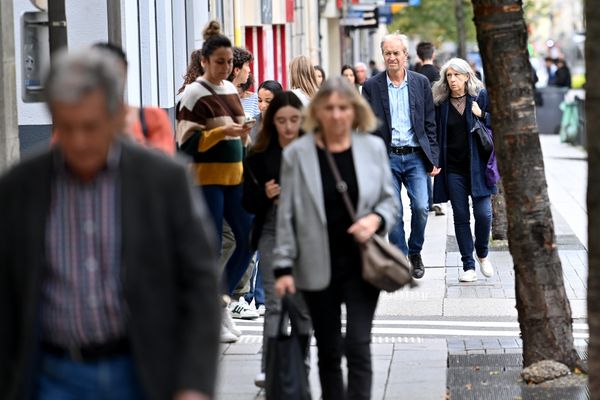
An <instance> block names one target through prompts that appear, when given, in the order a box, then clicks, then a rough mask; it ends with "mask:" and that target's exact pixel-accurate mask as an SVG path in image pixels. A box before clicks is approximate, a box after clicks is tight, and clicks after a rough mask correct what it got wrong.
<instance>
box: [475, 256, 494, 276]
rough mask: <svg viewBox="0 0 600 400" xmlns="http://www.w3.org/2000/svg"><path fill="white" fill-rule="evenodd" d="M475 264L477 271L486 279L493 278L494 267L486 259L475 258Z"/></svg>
mask: <svg viewBox="0 0 600 400" xmlns="http://www.w3.org/2000/svg"><path fill="white" fill-rule="evenodd" d="M477 262H479V270H480V271H481V273H482V274H483V276H485V277H486V278H491V277H492V276H494V266H493V265H492V263H491V262H490V260H489V259H488V258H487V257H484V258H479V257H477Z"/></svg>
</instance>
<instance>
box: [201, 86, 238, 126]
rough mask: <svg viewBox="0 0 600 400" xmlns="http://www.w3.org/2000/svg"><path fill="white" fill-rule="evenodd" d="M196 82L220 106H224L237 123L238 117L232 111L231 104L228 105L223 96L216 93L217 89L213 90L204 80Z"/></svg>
mask: <svg viewBox="0 0 600 400" xmlns="http://www.w3.org/2000/svg"><path fill="white" fill-rule="evenodd" d="M196 82H198V83H200V84H201V85H202V86H204V87H205V88H206V89H207V90H208V91H209V92H210V94H212V95H213V96H214V97H215V99H216V100H217V101H218V102H219V104H221V106H223V108H224V109H226V110H227V111H228V112H229V114H231V117H232V118H233V120H234V121H235V119H236V118H237V115H236V113H235V112H233V110H232V109H231V107H229V104H227V103H226V102H225V101H224V100H223V99H222V98H221V96H219V95H218V94H217V92H215V89H213V88H212V87H211V86H210V85H209V84H208V83H206V82H204V81H203V80H202V79H198V80H197V81H196Z"/></svg>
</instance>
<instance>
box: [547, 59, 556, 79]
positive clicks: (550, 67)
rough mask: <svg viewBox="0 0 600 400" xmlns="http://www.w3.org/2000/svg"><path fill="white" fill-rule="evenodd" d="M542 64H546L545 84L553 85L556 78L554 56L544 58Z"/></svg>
mask: <svg viewBox="0 0 600 400" xmlns="http://www.w3.org/2000/svg"><path fill="white" fill-rule="evenodd" d="M544 64H545V66H546V76H547V77H548V81H547V86H554V82H555V80H556V64H555V62H554V58H552V57H546V58H544Z"/></svg>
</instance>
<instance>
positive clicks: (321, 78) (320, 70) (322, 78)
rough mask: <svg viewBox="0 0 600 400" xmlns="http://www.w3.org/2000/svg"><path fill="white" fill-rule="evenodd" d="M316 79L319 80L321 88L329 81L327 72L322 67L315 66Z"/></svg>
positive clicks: (318, 83)
mask: <svg viewBox="0 0 600 400" xmlns="http://www.w3.org/2000/svg"><path fill="white" fill-rule="evenodd" d="M314 69H315V77H316V78H317V85H318V86H319V87H321V85H322V84H323V82H324V81H325V80H327V76H326V75H325V70H324V69H323V67H321V66H320V65H315V66H314Z"/></svg>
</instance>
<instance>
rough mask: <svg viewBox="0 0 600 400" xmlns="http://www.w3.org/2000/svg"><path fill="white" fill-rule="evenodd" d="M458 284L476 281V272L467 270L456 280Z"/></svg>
mask: <svg viewBox="0 0 600 400" xmlns="http://www.w3.org/2000/svg"><path fill="white" fill-rule="evenodd" d="M458 280H459V281H460V282H475V281H476V280H477V272H475V270H474V269H468V270H466V271H465V272H463V273H462V274H460V277H459V278H458Z"/></svg>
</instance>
